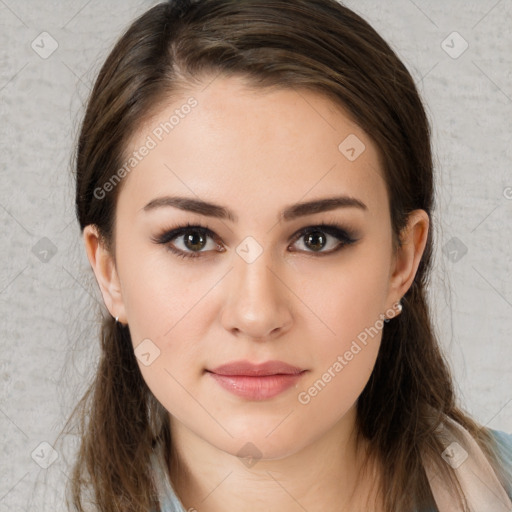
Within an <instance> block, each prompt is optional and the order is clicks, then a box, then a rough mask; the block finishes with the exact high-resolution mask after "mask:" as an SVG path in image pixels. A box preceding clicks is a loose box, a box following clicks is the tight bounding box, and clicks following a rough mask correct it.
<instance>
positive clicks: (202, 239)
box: [153, 224, 224, 258]
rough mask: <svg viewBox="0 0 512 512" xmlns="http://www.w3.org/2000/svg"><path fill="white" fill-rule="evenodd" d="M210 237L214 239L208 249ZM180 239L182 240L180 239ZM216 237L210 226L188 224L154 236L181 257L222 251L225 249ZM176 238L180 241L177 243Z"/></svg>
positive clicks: (154, 239)
mask: <svg viewBox="0 0 512 512" xmlns="http://www.w3.org/2000/svg"><path fill="white" fill-rule="evenodd" d="M208 238H211V239H212V240H211V244H210V247H209V248H208V249H205V248H206V247H207V246H208ZM180 239H182V240H181V241H179V240H180ZM214 239H216V235H215V233H214V232H213V231H212V230H211V229H209V228H208V227H206V226H199V225H192V224H187V225H186V226H180V227H177V228H175V229H171V230H168V231H165V232H164V233H162V234H161V235H159V236H157V237H156V238H153V241H154V242H155V243H158V244H162V245H167V247H168V249H169V250H170V251H171V252H172V253H173V254H176V256H180V257H181V258H198V257H199V256H200V254H199V253H201V252H207V250H214V249H220V252H223V251H224V249H223V248H222V247H221V246H220V245H219V244H217V243H215V242H214V241H213V240H214ZM174 240H178V242H177V243H176V242H174ZM171 242H173V243H171ZM177 246H178V247H177ZM180 246H181V247H180ZM203 249H205V250H203Z"/></svg>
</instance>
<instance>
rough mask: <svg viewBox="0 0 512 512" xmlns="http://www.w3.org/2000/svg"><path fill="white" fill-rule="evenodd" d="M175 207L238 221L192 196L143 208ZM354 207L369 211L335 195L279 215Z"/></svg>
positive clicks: (291, 217) (290, 217) (289, 218)
mask: <svg viewBox="0 0 512 512" xmlns="http://www.w3.org/2000/svg"><path fill="white" fill-rule="evenodd" d="M164 207H174V208H179V209H180V210H185V211H188V212H193V213H198V214H199V215H205V216H208V217H215V218H218V219H227V220H230V221H231V222H235V223H236V222H238V216H237V215H236V214H235V213H234V212H232V211H231V210H229V209H228V208H226V207H224V206H220V205H218V204H214V203H209V202H206V201H203V200H200V199H193V198H190V197H177V196H164V197H158V198H156V199H153V200H152V201H150V202H149V203H148V204H147V205H146V206H144V207H143V208H141V210H143V211H145V212H149V211H152V210H156V209H157V208H164ZM348 207H354V208H359V209H361V210H364V211H368V207H367V206H366V205H365V204H364V203H363V202H362V201H360V200H359V199H356V198H355V197H350V196H335V197H327V198H324V199H316V200H314V201H308V202H303V203H297V204H293V205H290V206H287V207H285V208H284V209H283V210H282V211H281V212H280V213H279V215H278V219H279V220H280V221H281V220H284V221H292V220H294V219H297V218H299V217H303V216H306V215H312V214H315V213H321V212H326V211H330V210H335V209H337V208H348Z"/></svg>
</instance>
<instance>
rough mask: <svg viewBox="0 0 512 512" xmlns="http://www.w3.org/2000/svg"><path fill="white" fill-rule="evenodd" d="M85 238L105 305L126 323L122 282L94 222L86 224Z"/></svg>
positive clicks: (86, 248) (114, 315)
mask: <svg viewBox="0 0 512 512" xmlns="http://www.w3.org/2000/svg"><path fill="white" fill-rule="evenodd" d="M83 239H84V245H85V250H86V253H87V258H88V260H89V263H90V264H91V267H92V270H93V272H94V275H95V277H96V281H97V283H98V286H99V288H100V291H101V295H102V296H103V301H104V303H105V306H106V307H107V309H108V310H109V312H110V314H111V315H112V316H113V317H114V318H115V317H119V321H120V322H122V323H126V319H125V316H126V315H125V309H124V304H123V299H122V294H121V284H120V281H119V277H118V274H117V270H116V266H115V264H114V259H113V257H112V255H111V254H110V252H109V251H108V250H107V248H106V247H105V245H104V243H103V242H102V240H101V237H100V235H99V233H98V229H97V228H96V226H94V225H92V224H91V225H88V226H86V227H85V228H84V231H83Z"/></svg>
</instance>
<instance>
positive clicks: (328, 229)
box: [151, 222, 358, 259]
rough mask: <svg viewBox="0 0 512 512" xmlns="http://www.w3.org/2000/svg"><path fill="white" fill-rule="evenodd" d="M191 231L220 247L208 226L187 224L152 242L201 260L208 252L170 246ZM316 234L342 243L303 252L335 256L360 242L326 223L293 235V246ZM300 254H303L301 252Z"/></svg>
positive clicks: (167, 230) (178, 254) (184, 255)
mask: <svg viewBox="0 0 512 512" xmlns="http://www.w3.org/2000/svg"><path fill="white" fill-rule="evenodd" d="M190 231H197V232H200V233H201V234H203V235H207V236H208V237H210V238H211V239H212V240H214V241H215V243H216V244H217V245H219V244H218V242H217V236H216V235H215V233H214V232H213V231H212V230H211V229H210V228H209V227H208V226H207V225H199V224H190V223H187V224H186V225H184V226H176V227H173V228H169V229H166V230H165V231H164V232H163V233H161V234H159V235H157V236H155V237H152V238H151V240H152V241H153V242H154V243H156V244H161V245H167V249H168V250H169V251H171V252H172V253H173V254H175V255H176V256H179V257H180V258H186V259H188V258H199V257H201V253H202V252H207V251H197V252H195V253H194V252H184V251H182V250H181V249H176V248H175V247H173V246H172V245H171V244H170V242H171V241H172V240H174V239H175V238H178V237H180V236H182V235H184V234H185V233H188V232H190ZM315 232H322V233H326V234H328V235H330V236H333V237H334V238H337V239H338V240H339V241H340V243H339V245H338V246H337V247H336V248H335V249H332V250H330V251H328V252H315V251H302V252H307V253H311V254H318V255H328V254H334V253H336V252H338V251H339V250H341V249H342V248H344V247H346V246H349V245H351V244H353V243H355V242H357V240H358V238H356V237H354V236H353V235H352V233H351V230H349V229H344V228H342V227H341V226H339V225H338V224H336V223H330V222H324V223H322V224H315V225H312V226H307V227H305V228H303V229H301V230H299V231H298V232H296V233H295V234H294V235H293V237H292V240H291V244H294V243H295V242H297V241H298V240H300V239H301V238H302V237H304V236H306V235H307V234H309V233H315ZM299 252H301V251H299Z"/></svg>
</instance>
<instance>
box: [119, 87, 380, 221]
mask: <svg viewBox="0 0 512 512" xmlns="http://www.w3.org/2000/svg"><path fill="white" fill-rule="evenodd" d="M144 147H146V148H149V149H146V150H143V148H144ZM134 152H138V154H139V158H138V159H137V161H136V162H135V161H134V162H132V163H134V164H135V165H133V167H130V172H129V173H128V175H127V177H126V178H125V180H126V181H127V183H125V184H124V187H123V192H122V193H121V195H120V202H121V201H122V199H123V197H124V202H126V203H128V204H130V205H132V206H133V207H137V208H139V209H140V208H142V207H143V206H144V205H145V204H146V203H147V202H149V201H151V200H152V199H154V198H155V197H156V196H157V195H165V193H169V194H174V195H181V196H189V197H194V198H198V199H199V198H200V199H203V200H209V201H212V202H219V203H222V204H227V203H228V204H229V205H230V208H231V209H233V210H235V211H237V212H240V216H243V212H246V215H247V216H248V217H254V216H255V215H256V216H257V217H259V216H261V215H262V212H268V213H269V215H274V214H275V212H276V211H277V210H278V209H279V210H280V209H281V208H282V207H283V205H287V204H291V203H296V202H298V201H300V200H303V201H305V200H312V199H316V198H319V197H321V198H325V197H327V196H329V195H331V196H332V195H339V194H347V195H352V196H356V197H357V198H358V199H360V200H361V201H363V202H364V203H365V204H367V205H368V206H369V208H370V209H374V210H375V209H377V210H380V211H382V207H383V206H385V203H386V201H387V196H386V187H385V183H384V181H383V179H382V172H381V169H380V163H379V155H378V151H377V148H376V147H375V145H374V143H373V142H372V141H371V140H370V139H369V137H368V136H367V135H366V133H365V132H364V131H363V130H362V129H361V128H359V127H358V126H357V125H356V124H355V123H354V122H353V121H352V120H351V119H350V117H349V116H348V115H347V113H346V112H345V111H344V110H343V108H342V107H340V106H339V105H338V104H335V103H334V102H333V101H331V100H330V99H329V98H327V97H326V96H323V95H321V94H320V93H317V92H313V91H310V90H305V89H291V88H283V89H255V88H252V87H247V85H246V84H245V83H244V82H243V81H242V79H239V78H233V77H229V78H226V77H217V78H216V79H214V80H213V81H212V82H211V83H209V84H208V82H205V85H204V86H203V87H198V88H196V89H191V90H189V91H187V92H186V93H184V94H183V95H181V96H179V97H175V98H173V100H172V101H169V102H168V103H164V104H162V105H161V107H160V109H159V110H157V113H156V115H154V116H153V117H152V118H151V119H149V120H148V121H147V122H146V123H145V124H144V125H143V126H141V127H140V128H139V129H138V130H137V131H136V132H135V134H134V136H133V137H132V139H131V141H130V143H129V144H128V147H127V152H126V153H127V158H128V157H129V156H130V155H133V153H134ZM141 153H144V156H141ZM273 218H274V217H273Z"/></svg>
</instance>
